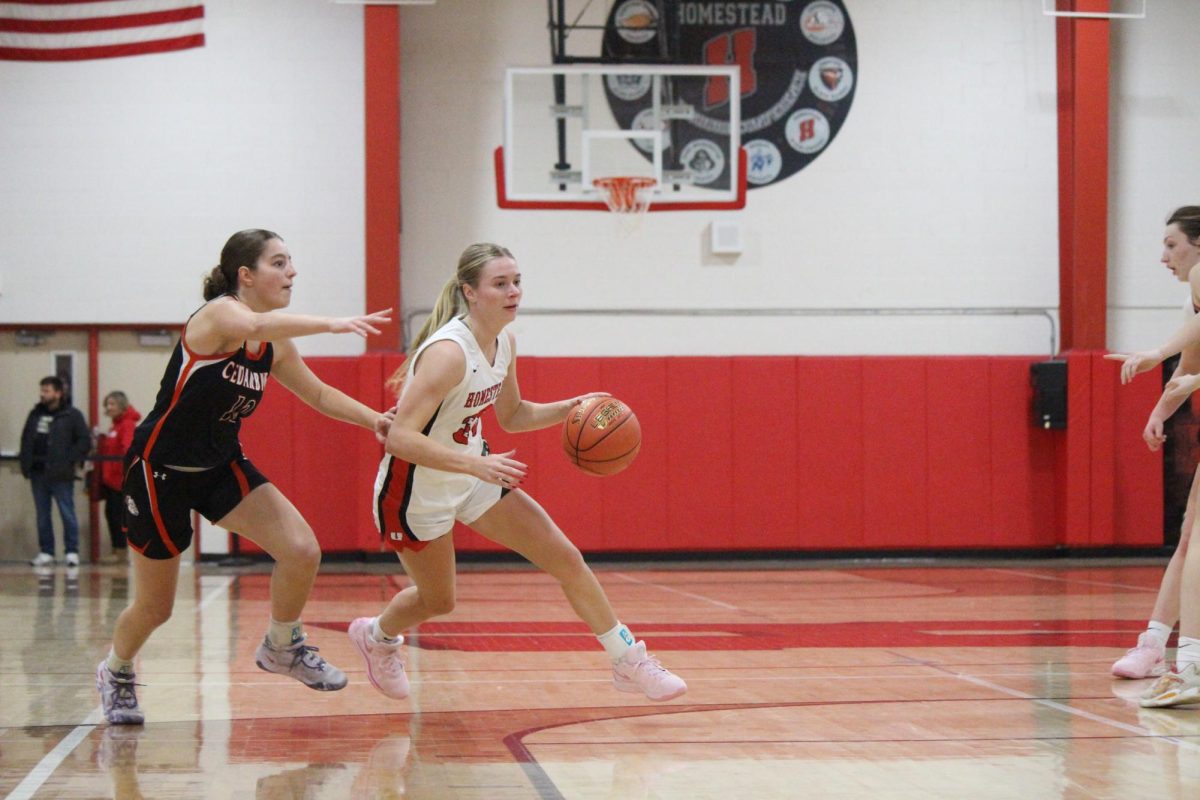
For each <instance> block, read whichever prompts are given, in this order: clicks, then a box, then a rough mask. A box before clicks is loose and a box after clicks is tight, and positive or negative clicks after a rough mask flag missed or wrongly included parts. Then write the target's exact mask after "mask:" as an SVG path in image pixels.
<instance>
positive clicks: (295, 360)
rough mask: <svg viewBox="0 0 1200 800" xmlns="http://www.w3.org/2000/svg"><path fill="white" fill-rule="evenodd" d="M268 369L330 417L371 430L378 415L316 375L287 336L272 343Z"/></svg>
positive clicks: (284, 384)
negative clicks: (273, 346) (273, 345)
mask: <svg viewBox="0 0 1200 800" xmlns="http://www.w3.org/2000/svg"><path fill="white" fill-rule="evenodd" d="M271 372H272V374H273V375H274V376H275V377H276V379H277V380H278V381H279V382H280V383H281V384H283V386H284V388H286V389H287V390H288V391H290V392H291V393H292V394H294V395H296V397H299V398H300V399H301V400H303V401H304V402H305V403H306V404H308V405H309V406H311V407H312V408H314V409H316V410H317V411H319V412H321V413H322V414H324V415H325V416H327V417H330V418H332V419H336V420H340V421H342V422H349V423H350V424H352V425H359V426H361V427H364V428H366V429H368V430H375V427H376V424H377V423H378V421H379V418H380V417H381V416H382V415H381V414H380V413H379V412H378V411H375V410H374V409H372V408H370V407H369V406H366V405H364V404H363V403H360V402H359V401H357V400H355V399H354V398H353V397H350V396H349V395H348V394H346V393H345V392H343V391H341V390H339V389H335V388H333V387H332V386H330V385H329V384H327V383H325V382H324V381H322V380H321V379H320V378H318V377H317V376H316V375H315V374H314V373H313V371H312V370H311V369H309V367H308V365H307V364H305V363H304V359H302V358H301V357H300V353H299V352H297V350H296V345H295V344H294V343H293V342H292V341H291V340H288V339H285V340H283V341H279V342H276V343H275V363H274V364H273V365H272V369H271Z"/></svg>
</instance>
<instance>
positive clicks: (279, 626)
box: [267, 618, 304, 647]
mask: <svg viewBox="0 0 1200 800" xmlns="http://www.w3.org/2000/svg"><path fill="white" fill-rule="evenodd" d="M303 638H304V623H303V622H301V621H300V620H294V621H292V622H279V621H278V620H276V619H274V618H272V619H271V627H270V628H268V629H267V639H269V640H270V642H271V646H272V647H288V646H289V645H293V644H295V643H296V642H298V641H300V640H301V639H303Z"/></svg>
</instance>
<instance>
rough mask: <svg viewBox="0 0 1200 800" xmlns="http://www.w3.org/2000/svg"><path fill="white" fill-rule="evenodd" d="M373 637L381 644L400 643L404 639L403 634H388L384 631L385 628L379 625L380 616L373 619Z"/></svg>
mask: <svg viewBox="0 0 1200 800" xmlns="http://www.w3.org/2000/svg"><path fill="white" fill-rule="evenodd" d="M371 638H372V639H374V640H375V641H377V642H379V643H380V644H400V643H401V642H403V641H404V637H403V636H394V637H393V636H388V635H387V634H386V633H384V632H383V628H381V627H379V617H376V618H375V619H374V620H372V621H371Z"/></svg>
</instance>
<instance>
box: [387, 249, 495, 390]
mask: <svg viewBox="0 0 1200 800" xmlns="http://www.w3.org/2000/svg"><path fill="white" fill-rule="evenodd" d="M512 257H513V254H512V253H511V252H509V250H508V248H507V247H501V246H500V245H498V244H491V243H490V242H478V243H476V244H473V245H469V246H468V247H467V249H466V250H463V252H462V255H461V256H459V257H458V269H457V270H455V272H454V277H453V278H451V279H450V280H448V281H446V284H445V285H444V286H443V287H442V291H441V294H439V295H438V299H437V302H436V303H434V305H433V312H432V313H431V314H430V315H429V318H428V319H426V320H425V324H424V325H422V326H421V330H420V331H418V332H417V336H416V338H415V339H413V340H412V343H411V344H409V346H408V355H409V357H411V356H412V355H413V354H415V353H416V352H417V351H418V350H420V349H421V345H422V344H423V343H424V342H425V340H426V339H428V338H429V337H430V336H431V335H432V334H433V332H434V331H436V330H437V329H438V328H440V327H442V326H443V325H445V324H446V323H447V322H449V321H450V320H452V319H454V318H455V317H461V316H465V315H466V313H467V302H466V301H467V298H466V296H465V295H463V291H462V287H463V286H474V287H478V286H479V276H480V274H481V273H482V272H483V268H484V267H485V266H486V265H487V263H488V262H489V261H491V260H492V259H496V258H512ZM407 372H408V358H405V359H404V361H403V363H401V364H400V366H399V368H397V369H396V371H395V372H393V373H392V376H391V377H390V378H388V379H387V383H386V386H387V388H389V389H391V390H392V391H393V392H395V393H396V394H397V395H399V394H400V389H401V387H403V386H404V376H405V375H406V374H407Z"/></svg>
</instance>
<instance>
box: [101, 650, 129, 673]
mask: <svg viewBox="0 0 1200 800" xmlns="http://www.w3.org/2000/svg"><path fill="white" fill-rule="evenodd" d="M104 661H105V663H106V664H108V671H109V672H111V673H113V674H114V675H115V674H116V673H118V672H133V662H132V661H126V660H125V659H123V658H118V657H117V654H116V652H115V651H114V650H113V649H112V648H109V650H108V658H106V659H104Z"/></svg>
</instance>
